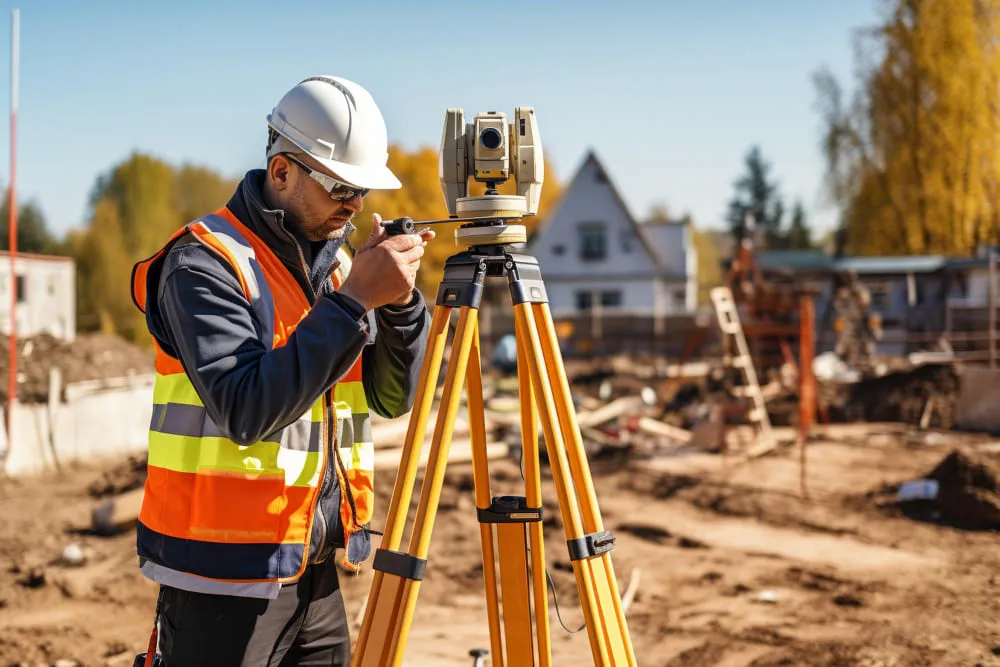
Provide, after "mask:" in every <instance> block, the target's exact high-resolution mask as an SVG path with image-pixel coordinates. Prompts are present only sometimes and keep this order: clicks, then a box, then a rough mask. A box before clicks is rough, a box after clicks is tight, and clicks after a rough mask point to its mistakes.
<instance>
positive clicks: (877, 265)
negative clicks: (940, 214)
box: [836, 255, 948, 273]
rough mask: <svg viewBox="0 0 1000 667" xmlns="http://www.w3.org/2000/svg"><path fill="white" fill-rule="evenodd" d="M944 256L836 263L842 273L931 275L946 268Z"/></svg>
mask: <svg viewBox="0 0 1000 667" xmlns="http://www.w3.org/2000/svg"><path fill="white" fill-rule="evenodd" d="M947 262H948V258H947V257H945V256H943V255H911V256H902V257H841V258H840V259H839V260H837V261H836V267H837V269H839V270H841V271H856V272H858V273H930V272H932V271H938V270H940V269H943V268H944V267H945V264H946V263H947Z"/></svg>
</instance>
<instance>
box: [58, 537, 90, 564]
mask: <svg viewBox="0 0 1000 667" xmlns="http://www.w3.org/2000/svg"><path fill="white" fill-rule="evenodd" d="M62 562H63V564H65V565H69V566H71V567H76V566H78V565H83V564H84V563H85V562H87V557H86V555H84V553H83V549H81V548H80V545H79V544H77V543H76V542H71V543H70V544H67V545H66V548H65V549H63V552H62Z"/></svg>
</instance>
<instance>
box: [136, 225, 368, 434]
mask: <svg viewBox="0 0 1000 667" xmlns="http://www.w3.org/2000/svg"><path fill="white" fill-rule="evenodd" d="M147 323H148V324H149V328H150V331H151V332H152V333H153V335H154V336H155V337H156V338H157V340H158V341H159V342H160V343H161V345H162V346H163V347H164V350H165V351H166V352H167V353H168V354H171V355H172V356H174V357H176V358H178V359H179V360H180V362H181V364H182V365H183V367H184V370H185V372H186V373H187V375H188V377H189V378H190V379H191V382H192V383H193V384H194V387H195V389H196V390H197V392H198V395H199V397H200V398H201V400H202V402H203V403H204V404H205V409H206V411H207V412H208V415H209V416H210V417H211V418H212V421H213V422H215V424H216V426H217V427H218V428H219V430H220V432H221V433H222V434H223V435H224V436H225V437H227V438H229V439H231V440H233V441H235V442H237V443H239V444H251V443H254V442H258V441H260V440H261V439H262V438H264V437H265V436H267V435H269V434H271V433H273V432H274V431H276V430H278V429H279V428H282V427H284V426H286V425H287V424H289V423H291V422H293V421H295V420H296V419H298V418H299V417H301V416H302V415H303V414H304V413H305V412H306V411H307V410H308V409H309V408H310V406H312V404H313V403H315V401H316V400H317V398H319V397H320V396H321V395H322V394H323V392H324V391H327V390H328V389H329V388H330V387H331V386H333V384H334V383H335V382H336V381H337V380H338V379H340V378H341V377H343V376H344V375H345V374H346V373H347V371H348V370H350V368H351V366H352V365H353V364H354V362H355V361H356V360H357V358H358V355H359V354H361V352H362V350H363V348H364V346H365V342H366V341H367V340H368V333H367V323H366V322H364V321H363V320H362V321H359V320H358V318H356V317H353V316H352V315H351V313H350V310H349V309H348V308H345V307H344V305H343V303H342V302H341V297H339V295H336V294H332V295H324V296H322V297H320V299H319V301H318V302H317V304H316V306H315V307H314V308H313V309H312V310H311V311H310V312H309V314H308V315H307V316H306V317H305V318H304V319H303V320H302V321H301V322H300V323H299V324H298V326H297V327H296V329H295V332H294V333H293V334H292V335H291V336H290V337H289V339H288V341H287V342H286V344H285V345H283V346H282V347H279V348H277V349H273V350H272V349H269V348H267V347H265V345H264V344H263V343H262V342H261V340H260V337H261V331H262V327H261V323H260V322H259V321H258V318H257V316H256V314H255V312H254V310H253V307H252V306H251V305H250V303H249V302H248V301H247V300H246V297H245V296H244V295H243V291H242V289H241V288H240V285H239V282H238V281H237V279H236V276H235V274H234V273H233V272H232V269H231V268H230V267H227V266H225V265H224V264H223V263H222V262H221V261H220V260H219V259H218V258H216V257H215V256H214V255H213V254H212V253H211V251H210V250H208V249H207V248H204V247H203V246H201V245H200V244H187V245H182V246H177V247H175V248H173V249H171V251H170V252H169V253H168V254H167V257H166V258H165V260H164V267H163V270H162V272H161V278H160V280H159V289H158V296H157V301H156V308H151V309H148V310H147Z"/></svg>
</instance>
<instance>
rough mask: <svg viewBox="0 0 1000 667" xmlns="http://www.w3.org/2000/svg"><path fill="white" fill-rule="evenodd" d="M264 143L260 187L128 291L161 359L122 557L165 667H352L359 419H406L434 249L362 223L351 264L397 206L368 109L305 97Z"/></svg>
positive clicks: (168, 249) (351, 93)
mask: <svg viewBox="0 0 1000 667" xmlns="http://www.w3.org/2000/svg"><path fill="white" fill-rule="evenodd" d="M267 125H268V128H267V130H268V132H267V148H266V167H265V168H264V169H254V170H251V171H248V172H247V173H246V174H245V176H244V177H243V179H242V181H241V182H240V183H239V185H238V187H237V188H236V191H235V193H234V194H233V195H232V198H231V199H230V200H229V202H228V204H227V205H226V206H225V207H224V208H222V209H220V210H218V211H215V212H214V213H211V214H208V215H206V216H204V217H202V218H200V219H199V220H196V221H194V222H192V223H190V224H187V225H186V226H185V227H184V228H182V229H180V230H178V231H177V232H176V233H175V234H174V235H173V236H172V237H171V238H170V239H169V240H167V241H166V243H165V245H164V247H163V248H162V249H161V250H160V251H159V252H158V253H156V254H155V255H154V256H153V257H151V258H150V259H148V260H145V261H142V262H140V263H138V264H137V265H136V267H135V270H134V271H133V292H134V297H135V301H136V304H137V305H138V306H139V308H140V309H142V310H143V311H144V312H145V315H146V323H147V326H148V329H149V331H150V333H151V334H152V337H153V339H154V342H155V345H156V384H155V387H154V392H153V394H154V395H153V418H152V423H151V426H150V433H149V466H148V477H147V480H146V486H145V492H144V497H143V503H142V508H141V511H140V514H139V519H138V527H137V530H138V536H137V547H138V554H139V562H140V568H141V572H142V574H143V575H145V576H146V577H148V578H149V579H151V580H153V581H154V582H156V583H157V584H159V591H160V594H159V600H158V603H157V610H158V611H157V618H158V621H159V622H158V628H159V632H158V637H156V633H154V639H153V640H152V642H153V643H158V645H159V650H158V654H157V655H158V656H159V658H160V659H161V660H162V661H163V664H166V665H167V667H176V666H183V667H195V666H197V665H212V666H214V667H218V666H221V665H234V666H236V665H252V666H255V667H256V666H258V665H259V666H264V665H279V664H280V665H327V666H329V665H347V664H348V663H349V654H350V644H349V634H348V632H349V627H348V623H347V621H346V614H345V610H344V602H343V598H342V596H341V593H340V588H339V583H338V573H337V564H338V563H340V564H341V566H342V567H344V568H345V569H347V570H349V571H350V570H355V569H357V568H358V567H359V566H360V565H361V564H362V563H363V562H364V561H365V560H366V559H367V558H368V557H369V555H370V554H371V552H372V547H371V540H372V533H374V532H376V531H375V527H374V526H372V525H371V520H372V510H373V503H374V497H373V496H374V486H373V459H374V452H373V443H372V431H371V426H370V421H369V413H370V412H374V413H377V414H378V415H381V416H384V417H388V418H393V417H398V416H401V415H403V414H405V413H406V412H408V411H409V410H410V409H411V407H412V403H413V400H414V394H415V391H416V385H417V384H418V381H419V370H420V365H421V363H422V359H423V354H424V347H425V344H426V337H427V332H428V330H429V317H428V314H427V308H426V305H425V302H424V300H423V298H422V297H421V295H420V292H419V291H418V290H416V289H415V288H414V284H415V277H416V273H417V270H418V268H419V266H420V260H421V256H422V254H423V245H424V244H425V243H426V242H427V241H429V240H430V239H431V238H432V237H433V234H432V233H430V232H425V233H423V234H409V235H400V236H387V235H386V234H385V231H384V230H383V229H382V228H381V226H380V225H379V224H378V223H379V222H380V218H379V217H378V215H373V217H372V221H373V222H372V228H373V231H372V233H371V234H370V235H369V236H368V237H367V238H365V239H361V242H360V243H358V244H357V246H358V247H357V250H356V252H355V253H354V255H353V258H352V256H351V254H350V253H349V252H348V248H350V244H349V243H348V236H349V235H350V234H351V232H352V230H354V226H353V224H352V218H353V217H354V216H355V215H357V214H358V213H360V212H361V210H362V208H363V199H364V197H365V195H366V194H367V193H368V192H369V191H371V190H378V189H396V188H399V187H401V184H400V181H399V180H398V179H397V178H396V176H395V175H394V174H393V173H392V172H391V171H390V170H389V168H388V166H387V131H386V125H385V121H384V119H383V116H382V114H381V112H380V111H379V108H378V106H377V105H376V103H375V101H374V100H373V98H372V96H371V94H369V92H368V91H366V90H365V89H364V88H362V87H361V86H360V85H358V84H356V83H354V82H352V81H349V80H346V79H343V78H337V77H331V76H316V77H311V78H308V79H305V80H304V81H302V82H300V83H299V84H297V85H295V86H294V87H292V88H291V89H290V90H289V91H288V92H287V93H285V94H284V96H282V97H281V99H280V100H279V101H278V103H277V105H276V106H275V107H274V109H273V110H272V112H271V114H270V115H268V116H267ZM352 260H353V261H352Z"/></svg>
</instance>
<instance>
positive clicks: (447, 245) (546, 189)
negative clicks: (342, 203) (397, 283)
mask: <svg viewBox="0 0 1000 667" xmlns="http://www.w3.org/2000/svg"><path fill="white" fill-rule="evenodd" d="M388 165H389V168H390V169H391V170H392V171H393V173H395V174H396V176H397V177H398V178H399V180H400V181H401V182H402V184H403V187H402V188H400V189H398V190H376V191H374V192H372V193H371V194H370V195H368V197H367V198H366V199H365V210H364V213H363V214H362V215H361V216H359V217H360V218H362V219H361V220H359V221H358V222H357V227H358V232H357V233H356V235H355V237H354V238H352V239H351V240H352V242H357V243H360V241H361V239H364V238H365V236H367V235H368V234H369V233H370V231H371V214H372V213H378V214H379V215H381V216H382V218H383V219H390V218H398V217H402V216H409V217H411V218H413V219H414V220H417V221H420V220H439V219H443V218H447V217H448V209H447V207H446V206H445V201H444V195H443V194H442V191H441V182H440V180H439V178H438V151H437V150H436V149H433V148H420V149H417V150H415V151H408V150H406V149H405V148H403V147H401V146H397V145H393V146H390V148H389V163H388ZM484 192H485V185H484V184H482V183H478V182H476V181H472V182H471V185H470V187H469V195H470V196H481V195H483V193H484ZM498 192H499V193H500V194H516V190H515V187H514V183H513V179H510V180H508V181H507V182H505V183H503V184H502V185H501V186H500V187H499V188H498ZM561 192H562V186H561V184H560V183H559V181H558V180H557V179H556V177H555V174H554V173H553V169H552V165H551V164H550V163H549V162H548V161H546V162H545V180H544V182H543V185H542V196H541V200H540V201H539V204H538V214H537V215H535V216H532V217H528V218H525V219H524V223H523V224H524V225H525V227H527V230H528V234H529V235H530V234H531V233H533V232H534V231H535V230H536V229H538V227H539V226H540V225H541V224H544V219H545V216H546V215H547V214H548V213H549V212H551V211H553V210H554V209H555V203H556V202H557V200H558V198H559V195H560V194H561ZM458 227H459V225H458V224H456V223H453V224H442V225H436V226H435V227H434V231H435V232H436V233H437V238H436V239H434V241H432V242H431V243H429V244H428V245H427V247H426V248H425V252H424V257H423V259H422V260H421V263H420V273H419V274H418V276H417V287H418V288H419V289H420V291H421V292H423V294H424V295H425V297H427V298H428V299H430V300H433V298H434V296H435V295H436V294H437V288H438V284H439V283H440V282H441V278H442V276H443V275H444V263H445V261H446V260H447V259H448V258H449V257H450V256H452V255H454V254H455V253H456V252H458V251H459V248H458V246H456V245H455V230H456V229H458Z"/></svg>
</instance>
